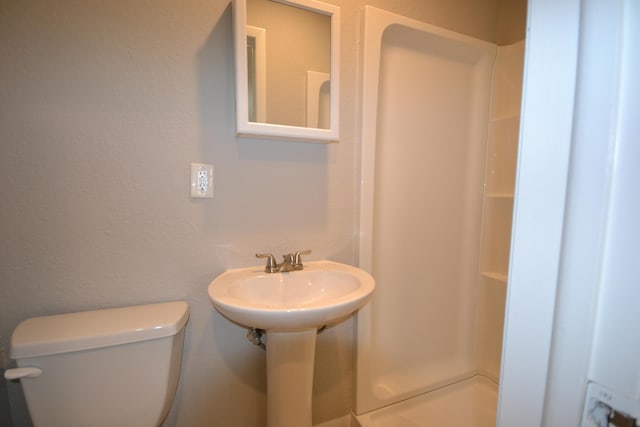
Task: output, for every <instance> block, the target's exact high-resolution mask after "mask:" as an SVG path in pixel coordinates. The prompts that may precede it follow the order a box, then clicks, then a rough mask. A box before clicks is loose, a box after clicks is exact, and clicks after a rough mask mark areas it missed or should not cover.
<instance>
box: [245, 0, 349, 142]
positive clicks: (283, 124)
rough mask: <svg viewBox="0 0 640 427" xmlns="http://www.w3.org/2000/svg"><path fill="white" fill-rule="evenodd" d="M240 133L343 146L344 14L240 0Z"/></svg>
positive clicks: (277, 0) (302, 4)
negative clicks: (341, 51) (340, 135)
mask: <svg viewBox="0 0 640 427" xmlns="http://www.w3.org/2000/svg"><path fill="white" fill-rule="evenodd" d="M233 20H234V43H235V64H236V117H237V132H238V134H239V135H242V136H252V137H260V138H271V139H288V140H300V141H312V142H332V141H337V140H338V116H339V114H338V113H339V108H338V104H339V75H338V69H339V59H338V58H339V52H338V49H339V41H340V37H339V22H340V8H339V7H338V6H333V5H329V4H326V3H322V2H320V1H316V0H295V1H293V0H292V1H290V0H234V1H233Z"/></svg>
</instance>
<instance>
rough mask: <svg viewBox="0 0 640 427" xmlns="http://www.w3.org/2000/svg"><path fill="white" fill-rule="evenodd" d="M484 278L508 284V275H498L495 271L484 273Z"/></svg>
mask: <svg viewBox="0 0 640 427" xmlns="http://www.w3.org/2000/svg"><path fill="white" fill-rule="evenodd" d="M482 277H485V278H487V279H493V280H496V281H498V282H501V283H505V284H506V283H507V275H506V274H504V273H497V272H495V271H483V272H482Z"/></svg>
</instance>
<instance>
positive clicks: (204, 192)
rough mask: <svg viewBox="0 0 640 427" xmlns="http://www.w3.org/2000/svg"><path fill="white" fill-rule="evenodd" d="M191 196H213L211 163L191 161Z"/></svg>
mask: <svg viewBox="0 0 640 427" xmlns="http://www.w3.org/2000/svg"><path fill="white" fill-rule="evenodd" d="M191 197H192V198H196V199H212V198H213V165H206V164H202V163H191Z"/></svg>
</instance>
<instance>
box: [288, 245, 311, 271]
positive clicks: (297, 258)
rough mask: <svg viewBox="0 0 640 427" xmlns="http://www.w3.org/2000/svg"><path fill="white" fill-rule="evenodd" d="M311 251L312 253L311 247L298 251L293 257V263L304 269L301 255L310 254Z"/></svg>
mask: <svg viewBox="0 0 640 427" xmlns="http://www.w3.org/2000/svg"><path fill="white" fill-rule="evenodd" d="M310 253H311V249H307V250H305V251H298V252H296V254H295V255H294V258H293V263H292V264H293V266H294V267H299V268H300V269H302V257H301V256H300V255H309V254H310Z"/></svg>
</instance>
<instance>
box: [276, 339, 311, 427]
mask: <svg viewBox="0 0 640 427" xmlns="http://www.w3.org/2000/svg"><path fill="white" fill-rule="evenodd" d="M316 337H317V330H316V329H309V330H306V331H300V332H274V331H267V427H294V426H295V427H311V396H312V390H313V363H314V359H315V350H316Z"/></svg>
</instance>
